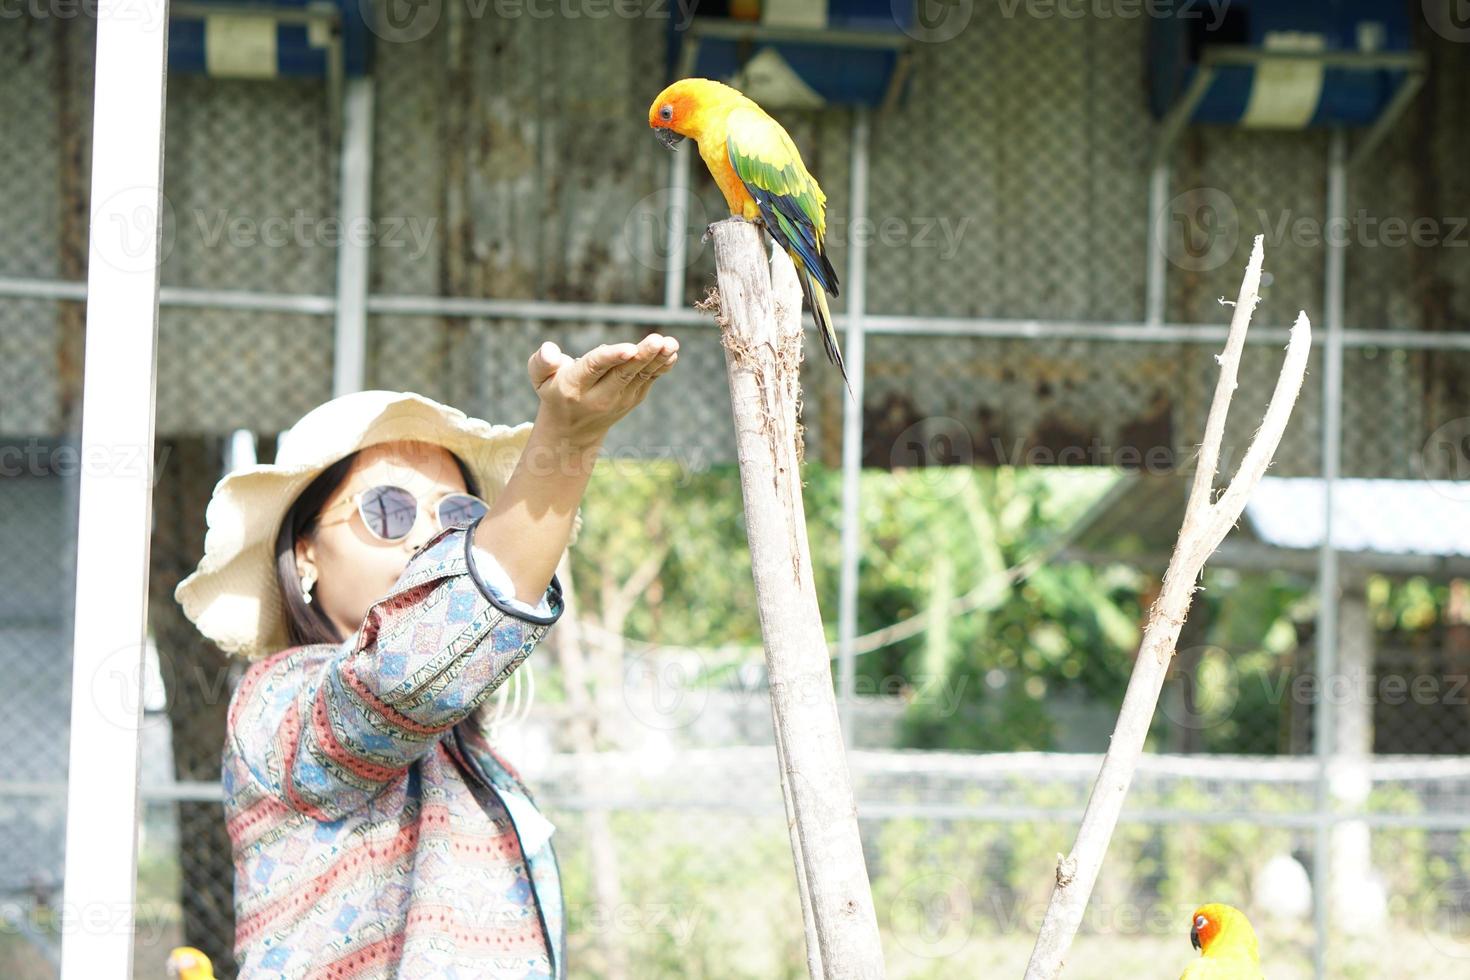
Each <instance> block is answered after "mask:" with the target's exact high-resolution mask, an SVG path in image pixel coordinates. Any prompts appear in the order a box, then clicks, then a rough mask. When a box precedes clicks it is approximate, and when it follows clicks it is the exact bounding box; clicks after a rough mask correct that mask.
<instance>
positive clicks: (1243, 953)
mask: <svg viewBox="0 0 1470 980" xmlns="http://www.w3.org/2000/svg"><path fill="white" fill-rule="evenodd" d="M1189 941H1190V942H1191V943H1193V944H1194V948H1195V949H1197V950H1199V951H1200V957H1199V959H1197V960H1195V961H1194V962H1193V963H1191V964H1189V966H1188V967H1187V968H1186V969H1185V971H1184V973H1183V974H1181V975H1180V977H1179V980H1263V974H1262V973H1261V955H1260V949H1259V947H1258V945H1257V943H1256V931H1255V930H1254V929H1252V928H1251V924H1250V920H1249V919H1247V918H1246V917H1245V913H1244V912H1242V911H1240V909H1237V908H1235V907H1233V906H1230V905H1221V904H1219V903H1211V904H1209V905H1201V906H1200V907H1199V908H1197V909H1195V910H1194V915H1193V916H1192V917H1191V919H1190V923H1189Z"/></svg>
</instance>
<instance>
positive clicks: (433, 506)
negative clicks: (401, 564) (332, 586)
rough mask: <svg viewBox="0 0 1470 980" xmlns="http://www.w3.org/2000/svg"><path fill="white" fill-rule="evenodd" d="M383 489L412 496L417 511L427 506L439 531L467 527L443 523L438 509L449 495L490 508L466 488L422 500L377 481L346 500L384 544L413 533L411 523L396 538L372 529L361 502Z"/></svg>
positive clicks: (414, 494)
mask: <svg viewBox="0 0 1470 980" xmlns="http://www.w3.org/2000/svg"><path fill="white" fill-rule="evenodd" d="M385 489H386V490H401V491H403V492H404V493H406V494H408V495H409V497H411V498H413V502H414V506H415V507H416V508H417V511H419V512H421V511H423V510H424V508H425V507H428V511H429V517H430V519H431V520H433V522H434V524H435V525H436V526H438V528H439V529H440V530H441V531H442V530H444V528H445V527H446V526H453V527H460V526H464V527H468V526H469V525H468V524H466V525H457V524H456V525H445V523H444V521H443V518H442V515H441V514H440V509H441V508H442V507H443V506H444V501H446V500H448V499H449V498H451V497H468V498H469V499H470V500H473V501H476V502H477V503H479V504H480V505H481V506H482V507H484V508H485V510H486V511H489V510H490V503H489V501H487V500H485V499H484V498H483V497H478V496H476V495H475V494H472V493H470V492H468V491H466V490H449V491H446V492H445V493H441V494H439V495H438V496H435V497H430V498H429V500H428V501H424V500H422V499H420V498H419V495H418V494H416V493H414V492H413V491H412V490H410V489H408V488H407V487H401V486H399V485H398V484H396V483H378V484H374V485H373V486H370V487H365V488H363V489H362V490H359V491H357V492H356V493H354V494H353V495H352V496H351V497H349V498H348V501H347V502H350V503H351V504H352V509H353V512H354V513H355V514H356V515H357V516H358V517H360V518H362V525H363V527H365V528H367V532H368V534H371V535H372V536H373V538H374V539H375V540H377V541H381V542H383V543H384V544H398V543H399V542H400V541H402V540H403V539H404V538H407V537H408V536H409V535H410V534H412V533H413V525H410V526H409V529H408V530H407V531H405V532H404V533H403V534H402V535H401V536H400V537H396V538H385V537H383V535H381V534H379V533H378V532H377V531H375V530H373V522H372V521H370V520H368V515H367V511H366V510H364V509H363V502H364V501H365V500H366V499H367V495H368V494H370V493H372V492H374V491H376V490H385ZM350 520H352V518H351V517H345V518H343V519H342V520H340V521H322V522H319V523H318V524H317V526H318V527H330V526H331V525H333V524H345V523H346V522H348V521H350ZM414 523H415V524H417V523H418V513H417V512H416V513H415V514H414ZM470 523H471V524H473V523H474V521H471V522H470Z"/></svg>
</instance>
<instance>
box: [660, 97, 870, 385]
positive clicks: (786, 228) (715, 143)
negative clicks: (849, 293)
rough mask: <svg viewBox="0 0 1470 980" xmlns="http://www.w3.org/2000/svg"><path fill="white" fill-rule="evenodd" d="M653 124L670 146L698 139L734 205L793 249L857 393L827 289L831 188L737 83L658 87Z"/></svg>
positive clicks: (836, 359)
mask: <svg viewBox="0 0 1470 980" xmlns="http://www.w3.org/2000/svg"><path fill="white" fill-rule="evenodd" d="M648 125H649V126H651V127H653V129H654V133H655V135H657V136H658V138H659V139H660V140H662V141H663V142H664V143H665V144H666V145H667V146H668V147H670V148H671V149H672V148H673V147H674V146H675V145H677V144H678V142H679V141H680V140H682V139H683V138H684V137H686V136H688V137H690V138H692V139H693V140H694V141H695V142H696V143H698V144H699V155H700V157H701V158H702V159H703V160H704V162H705V165H706V166H707V167H709V172H710V175H711V176H713V177H714V178H715V183H716V184H718V185H719V188H720V192H721V193H723V194H724V195H725V203H726V204H728V205H729V206H730V213H731V214H733V215H736V216H737V217H742V218H745V219H747V220H749V221H757V220H758V221H760V222H761V223H762V224H764V225H765V227H766V230H767V231H769V232H770V233H771V237H772V238H773V239H774V240H775V241H776V243H777V244H778V245H780V246H781V248H782V249H783V250H784V251H785V252H786V254H787V255H789V256H791V261H792V264H794V265H795V266H796V278H797V279H798V280H799V281H800V283H801V290H802V293H803V294H805V296H806V301H807V304H808V305H809V306H810V307H811V308H812V318H813V319H814V320H816V321H817V332H818V333H820V334H821V336H822V345H823V346H824V347H825V348H826V350H827V358H828V360H830V361H831V362H832V363H833V364H835V365H837V370H838V371H839V372H841V374H842V381H843V383H844V384H846V385H847V390H848V392H849V393H851V391H852V385H851V383H850V382H848V380H847V368H846V367H845V366H844V365H843V363H842V352H841V351H840V350H839V349H838V347H837V331H836V330H835V329H833V326H832V313H831V311H830V310H829V309H828V308H827V296H829V295H831V296H836V295H837V273H836V271H835V270H834V269H833V268H832V263H831V262H830V261H828V259H827V252H826V237H827V195H826V194H824V193H822V188H821V187H820V186H818V185H817V182H816V180H815V179H814V178H813V177H812V175H811V174H809V173H808V172H807V169H806V165H805V164H803V163H802V162H801V154H800V153H799V152H797V149H796V144H795V143H793V142H791V137H790V136H788V135H787V134H786V130H784V129H782V128H781V124H780V123H778V122H776V120H774V119H772V118H771V117H770V116H768V115H766V112H765V110H764V109H762V108H761V107H760V106H758V105H756V104H755V103H754V102H752V101H751V100H750V99H747V98H746V97H745V96H744V95H741V94H740V93H739V92H738V91H736V90H735V89H733V88H731V87H730V86H728V85H725V84H723V83H721V82H715V81H711V80H710V79H707V78H686V79H683V80H682V81H678V82H675V83H674V84H672V85H670V86H669V87H668V88H666V89H664V90H663V91H662V92H660V93H659V94H658V98H656V99H654V100H653V104H652V105H651V106H649V108H648Z"/></svg>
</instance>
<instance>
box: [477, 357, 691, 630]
mask: <svg viewBox="0 0 1470 980" xmlns="http://www.w3.org/2000/svg"><path fill="white" fill-rule="evenodd" d="M678 358H679V342H678V341H677V340H675V339H674V338H673V337H665V336H663V335H662V334H657V333H654V334H649V335H648V336H647V337H644V338H643V340H642V341H641V342H639V343H637V344H630V343H624V344H603V345H602V346H600V347H598V348H596V349H595V350H593V351H591V352H589V353H588V354H586V355H584V356H582V357H579V358H576V359H575V360H574V359H573V358H571V357H569V356H568V355H566V354H564V353H563V352H562V351H561V350H560V349H559V348H558V347H557V346H556V344H554V343H552V342H551V341H547V342H546V343H544V344H542V345H541V348H540V349H539V350H537V351H536V353H534V354H532V355H531V360H530V363H529V364H528V365H527V369H528V371H529V372H530V375H531V384H532V386H533V387H535V389H536V394H537V395H538V396H539V397H540V399H541V406H540V409H539V410H538V411H537V413H536V423H535V425H534V426H533V427H532V430H531V438H530V440H529V441H528V442H527V443H526V448H525V451H524V452H523V453H522V455H521V459H520V462H519V463H518V464H517V466H516V468H515V472H513V473H512V474H511V477H510V480H509V481H508V482H507V483H506V486H505V489H504V490H502V491H501V493H500V496H498V497H497V498H496V499H495V503H494V505H493V506H491V508H490V511H489V513H487V514H486V515H485V516H484V517H483V518H481V519H480V522H479V526H478V527H477V528H476V532H475V544H476V545H478V546H479V547H482V548H484V549H485V550H487V551H489V552H490V553H491V554H492V555H494V556H495V558H496V559H497V560H498V561H499V563H500V566H501V567H502V568H503V569H504V570H505V572H506V574H507V575H508V576H509V577H510V581H511V583H512V584H513V585H514V587H515V597H516V598H517V599H520V600H522V601H524V602H529V603H535V602H538V601H539V600H540V599H541V597H542V596H544V595H545V594H546V589H547V586H548V584H549V583H550V582H551V576H552V573H553V572H554V571H555V570H556V563H557V561H558V560H559V559H560V558H561V554H562V552H563V551H565V550H566V547H567V541H568V540H569V539H570V537H571V533H572V520H573V519H574V517H575V516H576V513H577V507H578V506H580V505H581V502H582V495H583V493H584V492H585V491H586V489H587V481H588V480H589V479H590V478H591V476H592V468H593V466H594V465H596V463H597V454H598V451H599V450H600V449H601V447H602V441H603V438H604V437H605V436H606V435H607V432H608V430H609V429H610V428H612V426H613V424H614V423H615V422H617V421H618V420H619V419H621V418H622V417H623V416H625V415H627V414H628V413H629V412H630V411H632V410H633V409H634V408H635V407H636V406H637V405H638V403H639V402H641V401H643V399H644V396H646V395H647V394H648V390H649V388H650V387H652V385H653V382H654V380H655V379H656V378H658V377H659V376H660V375H662V374H665V373H666V372H668V371H669V370H670V369H671V368H672V367H673V366H674V362H675V361H677V360H678Z"/></svg>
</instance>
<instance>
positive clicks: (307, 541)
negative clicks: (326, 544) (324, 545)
mask: <svg viewBox="0 0 1470 980" xmlns="http://www.w3.org/2000/svg"><path fill="white" fill-rule="evenodd" d="M315 572H316V545H315V544H313V542H312V540H311V538H309V537H308V538H303V539H301V540H299V541H297V542H296V577H297V578H301V579H305V578H309V577H310V578H314V577H315Z"/></svg>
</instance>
